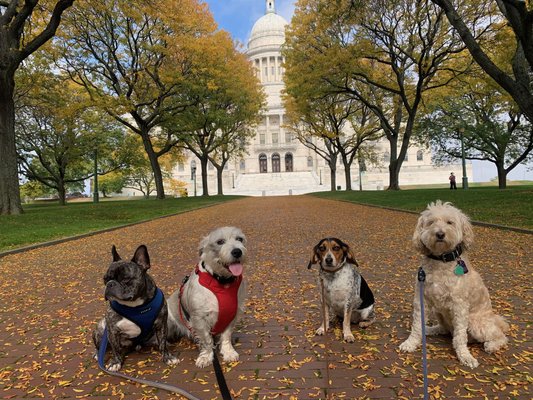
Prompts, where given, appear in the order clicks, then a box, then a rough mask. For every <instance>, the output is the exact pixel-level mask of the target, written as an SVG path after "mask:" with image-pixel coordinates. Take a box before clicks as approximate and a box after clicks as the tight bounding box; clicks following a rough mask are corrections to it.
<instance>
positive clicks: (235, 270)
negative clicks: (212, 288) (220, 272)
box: [229, 264, 242, 276]
mask: <svg viewBox="0 0 533 400" xmlns="http://www.w3.org/2000/svg"><path fill="white" fill-rule="evenodd" d="M229 270H230V272H231V273H232V274H233V276H239V275H241V274H242V264H231V265H230V266H229Z"/></svg>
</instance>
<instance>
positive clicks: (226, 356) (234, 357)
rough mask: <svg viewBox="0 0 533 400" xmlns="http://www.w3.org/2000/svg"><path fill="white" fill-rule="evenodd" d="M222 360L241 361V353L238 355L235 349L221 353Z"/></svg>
mask: <svg viewBox="0 0 533 400" xmlns="http://www.w3.org/2000/svg"><path fill="white" fill-rule="evenodd" d="M220 353H221V354H222V359H223V360H224V361H225V362H235V361H239V353H237V352H236V351H235V350H234V349H229V350H226V351H221V352H220Z"/></svg>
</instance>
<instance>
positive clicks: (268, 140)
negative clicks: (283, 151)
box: [265, 115, 272, 144]
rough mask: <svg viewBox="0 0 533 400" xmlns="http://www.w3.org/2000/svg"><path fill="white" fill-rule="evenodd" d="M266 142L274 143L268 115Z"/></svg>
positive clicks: (266, 120)
mask: <svg viewBox="0 0 533 400" xmlns="http://www.w3.org/2000/svg"><path fill="white" fill-rule="evenodd" d="M265 144H272V135H271V134H270V121H269V116H268V115H265Z"/></svg>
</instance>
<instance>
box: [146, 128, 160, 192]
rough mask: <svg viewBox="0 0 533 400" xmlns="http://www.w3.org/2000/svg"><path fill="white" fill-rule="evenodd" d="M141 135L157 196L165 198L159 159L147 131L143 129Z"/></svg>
mask: <svg viewBox="0 0 533 400" xmlns="http://www.w3.org/2000/svg"><path fill="white" fill-rule="evenodd" d="M141 137H142V139H143V145H144V150H146V154H147V155H148V159H149V160H150V165H151V167H152V172H153V173H154V183H155V190H156V193H157V198H158V199H160V200H162V199H164V198H165V187H164V186H163V174H162V173H161V166H160V165H159V160H158V158H157V155H156V154H155V152H154V147H153V146H152V142H151V141H150V134H149V132H144V131H143V132H142V133H141Z"/></svg>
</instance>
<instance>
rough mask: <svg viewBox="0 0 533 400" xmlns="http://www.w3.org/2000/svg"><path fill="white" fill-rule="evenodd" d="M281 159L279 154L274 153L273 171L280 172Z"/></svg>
mask: <svg viewBox="0 0 533 400" xmlns="http://www.w3.org/2000/svg"><path fill="white" fill-rule="evenodd" d="M280 171H281V168H280V160H279V154H277V153H275V154H272V172H280Z"/></svg>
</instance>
